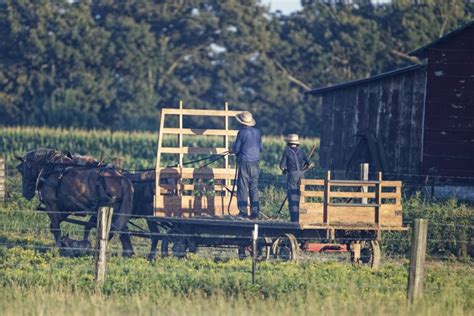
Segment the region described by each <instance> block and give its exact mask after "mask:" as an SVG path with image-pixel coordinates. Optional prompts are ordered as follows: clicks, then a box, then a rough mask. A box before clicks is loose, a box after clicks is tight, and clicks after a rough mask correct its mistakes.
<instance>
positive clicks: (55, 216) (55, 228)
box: [45, 203, 61, 247]
mask: <svg viewBox="0 0 474 316" xmlns="http://www.w3.org/2000/svg"><path fill="white" fill-rule="evenodd" d="M45 208H46V213H47V214H48V216H49V219H50V220H51V223H50V224H49V230H50V231H51V234H53V236H54V242H55V244H56V247H60V246H61V226H60V224H61V218H60V214H59V213H58V208H57V207H56V205H55V204H54V203H53V204H49V203H48V204H45Z"/></svg>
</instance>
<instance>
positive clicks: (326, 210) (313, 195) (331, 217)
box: [300, 172, 402, 227]
mask: <svg viewBox="0 0 474 316" xmlns="http://www.w3.org/2000/svg"><path fill="white" fill-rule="evenodd" d="M401 187H402V182H401V181H383V180H382V174H381V173H379V179H378V180H377V181H350V180H331V173H330V172H328V173H327V174H326V179H324V180H319V179H304V180H302V181H301V187H300V189H301V199H300V224H302V225H334V226H347V225H354V226H370V227H402V205H401ZM365 191H367V192H365Z"/></svg>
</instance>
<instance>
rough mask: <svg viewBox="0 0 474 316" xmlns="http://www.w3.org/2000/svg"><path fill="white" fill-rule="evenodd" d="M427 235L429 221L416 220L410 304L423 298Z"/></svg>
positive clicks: (409, 290) (412, 252) (412, 253)
mask: <svg viewBox="0 0 474 316" xmlns="http://www.w3.org/2000/svg"><path fill="white" fill-rule="evenodd" d="M427 234H428V220H426V219H415V225H414V227H413V236H412V243H411V252H410V268H409V273H408V291H407V292H408V293H407V296H408V302H409V303H414V302H416V300H418V299H419V298H421V297H422V296H423V279H424V274H425V255H426V239H427Z"/></svg>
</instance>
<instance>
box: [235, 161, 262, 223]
mask: <svg viewBox="0 0 474 316" xmlns="http://www.w3.org/2000/svg"><path fill="white" fill-rule="evenodd" d="M238 172H239V175H238V177H237V206H238V207H239V213H240V215H244V216H246V215H247V200H248V198H249V196H250V209H251V213H252V214H251V216H252V217H256V216H258V214H259V211H260V204H259V201H258V176H259V174H260V168H259V167H258V161H255V162H246V161H242V162H239V171H238Z"/></svg>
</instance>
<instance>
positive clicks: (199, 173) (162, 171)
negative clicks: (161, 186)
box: [157, 168, 235, 177]
mask: <svg viewBox="0 0 474 316" xmlns="http://www.w3.org/2000/svg"><path fill="white" fill-rule="evenodd" d="M157 173H160V174H164V175H176V174H190V175H196V177H198V176H202V175H232V176H233V175H235V169H224V168H212V169H204V168H202V169H199V168H162V169H158V170H157Z"/></svg>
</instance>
